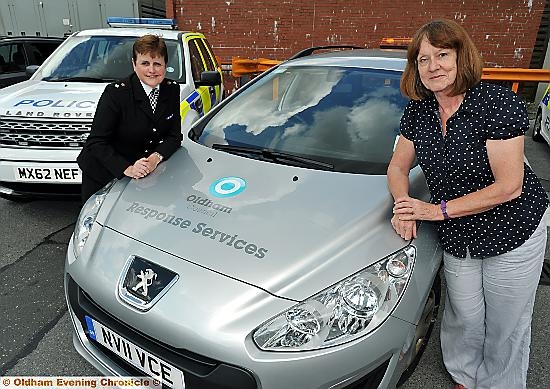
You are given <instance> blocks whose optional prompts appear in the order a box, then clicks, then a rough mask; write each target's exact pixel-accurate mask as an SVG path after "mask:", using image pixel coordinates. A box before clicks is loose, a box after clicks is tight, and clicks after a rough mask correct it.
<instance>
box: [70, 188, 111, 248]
mask: <svg viewBox="0 0 550 389" xmlns="http://www.w3.org/2000/svg"><path fill="white" fill-rule="evenodd" d="M114 183H115V180H113V181H111V182H109V183H108V184H107V185H105V186H104V187H103V188H101V189H100V190H98V191H97V192H96V193H95V194H93V195H92V196H91V197H90V198H89V199H88V201H86V203H84V205H83V206H82V209H81V210H80V215H78V220H77V221H76V226H75V228H74V232H73V251H74V255H75V259H78V257H79V256H80V254H81V253H82V249H83V248H84V245H85V244H86V241H87V240H88V236H90V232H91V231H92V226H93V225H94V222H95V219H96V217H97V214H98V213H99V209H100V208H101V205H102V204H103V201H104V200H105V197H107V194H108V193H109V190H110V189H111V187H112V186H113V184H114Z"/></svg>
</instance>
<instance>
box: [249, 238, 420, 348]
mask: <svg viewBox="0 0 550 389" xmlns="http://www.w3.org/2000/svg"><path fill="white" fill-rule="evenodd" d="M415 257H416V248H415V247H414V246H408V247H406V248H404V249H402V250H399V251H398V252H396V253H395V254H392V255H390V256H388V257H386V258H384V259H383V260H381V261H380V262H377V263H375V264H374V265H371V266H369V267H367V268H366V269H364V270H362V271H360V272H359V273H356V274H354V275H353V276H351V277H348V278H346V279H344V280H343V281H340V282H338V283H337V284H335V285H333V286H331V287H330V288H327V289H325V290H323V291H322V292H320V293H318V294H316V295H314V296H312V297H310V298H308V299H307V300H305V301H303V302H301V303H299V304H297V305H295V306H294V307H292V308H290V309H289V310H287V311H285V312H283V313H281V314H280V315H278V316H276V317H274V318H273V319H271V320H269V321H268V322H266V323H265V324H263V325H261V326H260V327H259V328H257V329H256V330H255V331H254V332H253V338H254V342H255V343H256V345H257V346H258V347H259V348H260V349H262V350H269V351H304V350H314V349H319V348H324V347H330V346H334V345H338V344H342V343H345V342H349V341H351V340H353V339H356V338H358V337H360V336H363V335H365V334H367V333H369V332H371V331H372V330H374V329H375V328H376V327H378V326H379V325H380V324H381V323H382V322H383V321H384V320H385V319H386V318H387V317H388V316H389V314H390V313H391V311H392V310H393V309H394V308H395V306H396V305H397V302H398V301H399V299H400V298H401V296H402V294H403V292H404V291H405V287H406V286H407V282H408V280H409V277H410V275H411V273H412V269H413V265H414V261H415Z"/></svg>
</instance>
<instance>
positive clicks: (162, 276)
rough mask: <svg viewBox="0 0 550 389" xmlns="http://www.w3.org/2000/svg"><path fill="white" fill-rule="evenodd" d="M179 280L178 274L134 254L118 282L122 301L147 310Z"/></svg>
mask: <svg viewBox="0 0 550 389" xmlns="http://www.w3.org/2000/svg"><path fill="white" fill-rule="evenodd" d="M177 280H178V275H177V274H176V273H174V272H173V271H171V270H168V269H166V268H164V267H162V266H160V265H158V264H156V263H154V262H152V261H148V260H146V259H144V258H141V257H138V256H135V255H132V256H131V257H130V258H128V261H127V262H126V266H125V267H124V269H123V271H122V273H121V275H120V279H119V282H118V295H119V297H120V298H121V300H122V301H124V302H126V303H128V304H130V305H132V306H133V307H135V308H137V309H139V310H141V311H147V310H148V309H150V308H151V307H152V306H153V305H154V304H155V303H156V302H157V301H158V300H159V299H160V298H161V297H162V296H163V295H164V294H165V293H166V292H168V290H169V289H170V288H171V287H172V285H174V283H175V282H176V281H177Z"/></svg>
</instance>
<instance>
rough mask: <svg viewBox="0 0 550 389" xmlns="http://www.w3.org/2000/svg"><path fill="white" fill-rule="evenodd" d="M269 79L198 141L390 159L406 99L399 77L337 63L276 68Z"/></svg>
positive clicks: (223, 114) (339, 156) (237, 101)
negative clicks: (331, 66) (321, 66)
mask: <svg viewBox="0 0 550 389" xmlns="http://www.w3.org/2000/svg"><path fill="white" fill-rule="evenodd" d="M269 77H270V79H269V80H266V81H264V83H263V85H258V86H257V87H256V88H255V89H254V90H251V91H250V92H249V93H247V94H246V95H242V96H240V98H237V99H235V100H234V102H232V103H230V104H228V105H227V106H226V107H225V108H224V109H223V110H222V111H221V112H220V113H219V114H218V115H217V116H216V117H214V119H213V120H212V121H211V122H210V123H208V124H207V126H206V128H205V132H203V136H202V138H201V142H203V143H204V144H207V145H209V144H212V143H231V144H233V143H234V144H238V145H250V146H252V147H254V146H256V147H267V148H270V149H274V150H277V151H281V152H287V153H292V154H298V155H308V156H310V157H312V158H316V157H318V158H321V159H322V158H334V159H337V160H341V161H344V160H346V161H357V162H373V163H375V164H387V163H388V161H389V159H390V158H391V154H392V151H393V144H394V141H395V137H396V136H397V134H398V132H399V121H400V118H401V114H402V112H403V108H404V106H405V105H406V102H407V101H406V99H405V98H404V97H403V96H402V95H401V92H400V90H399V77H398V75H389V76H388V74H386V73H376V72H370V71H361V70H357V69H352V70H350V69H345V70H342V69H341V68H340V69H329V70H327V69H323V71H319V69H313V70H312V69H281V71H280V72H279V74H273V75H270V76H269ZM275 77H278V78H279V79H278V81H277V82H278V84H277V83H275V84H276V85H278V89H275V91H274V88H273V84H274V82H273V79H274V78H275ZM226 137H227V140H226ZM227 141H228V142H227Z"/></svg>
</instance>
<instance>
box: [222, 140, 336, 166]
mask: <svg viewBox="0 0 550 389" xmlns="http://www.w3.org/2000/svg"><path fill="white" fill-rule="evenodd" d="M212 148H213V149H215V150H222V151H227V152H228V153H233V154H237V155H243V156H247V157H250V156H253V157H259V158H261V159H264V160H270V161H273V162H279V163H281V164H284V165H290V166H298V167H311V168H320V169H323V170H334V165H332V164H330V163H327V162H322V161H317V160H315V159H311V158H306V157H300V156H298V155H294V154H289V153H283V152H280V151H275V150H270V149H266V148H257V147H246V146H232V145H223V144H220V143H214V144H213V145H212Z"/></svg>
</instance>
